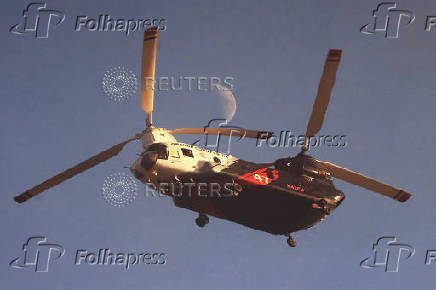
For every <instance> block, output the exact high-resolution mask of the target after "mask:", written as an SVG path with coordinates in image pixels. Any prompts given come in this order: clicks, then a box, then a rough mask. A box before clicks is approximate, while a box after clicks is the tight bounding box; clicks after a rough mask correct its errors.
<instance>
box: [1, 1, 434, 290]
mask: <svg viewBox="0 0 436 290" xmlns="http://www.w3.org/2000/svg"><path fill="white" fill-rule="evenodd" d="M378 3H379V2H378V1H372V0H371V1H346V0H336V1H224V0H222V1H150V0H147V1H93V2H90V1H49V2H48V3H47V4H48V8H51V9H56V10H60V11H62V12H64V13H65V14H66V19H65V22H64V23H62V24H61V25H60V26H57V27H55V28H52V30H51V31H50V36H49V38H48V39H34V38H33V37H32V36H31V35H21V36H20V35H14V34H11V33H10V32H9V28H10V27H11V26H12V25H14V24H16V23H18V22H20V21H21V13H22V10H23V9H24V8H25V7H26V6H27V5H28V4H29V3H28V2H27V1H22V0H19V1H6V2H3V3H2V8H1V9H0V16H1V17H0V19H1V20H0V22H1V30H0V37H1V45H0V49H1V65H0V73H1V78H0V82H1V85H0V97H1V106H0V132H1V136H2V137H1V142H0V156H1V157H0V160H1V161H0V185H1V196H0V198H1V200H0V226H1V229H2V235H1V236H2V238H1V240H2V241H1V243H0V281H1V286H0V288H1V289H29V288H30V287H31V288H32V289H108V290H109V289H111V290H112V289H114V290H115V289H117V290H122V289H192V290H194V289H293V288H295V289H430V288H432V285H434V276H435V273H436V265H435V264H434V265H430V266H426V265H425V264H424V262H425V253H426V250H427V249H435V248H436V234H435V232H434V219H435V216H436V213H435V210H434V209H435V205H436V195H435V192H434V185H435V181H434V180H435V178H434V172H435V165H434V164H435V163H436V158H435V155H434V144H435V141H436V133H435V130H434V124H435V121H436V114H435V113H434V110H435V105H436V101H435V95H434V92H435V91H436V82H435V81H434V80H435V73H436V66H435V65H436V59H435V54H434V53H435V50H434V47H435V45H436V31H431V32H426V31H425V30H424V27H425V18H426V16H428V15H436V3H435V2H434V1H423V0H421V1H399V2H398V4H399V8H400V9H406V10H411V11H413V12H414V13H415V15H416V19H415V21H414V23H413V24H411V25H409V26H407V27H402V29H401V31H400V37H399V39H386V38H384V36H383V34H382V33H381V34H376V35H364V34H362V33H360V32H359V29H360V27H362V26H363V25H364V24H366V23H369V22H370V21H371V15H372V10H373V9H375V8H376V6H377V4H378ZM99 14H110V15H111V17H112V18H121V19H130V18H134V19H135V18H136V19H138V18H139V19H143V18H150V17H158V18H166V19H167V22H166V25H167V30H166V31H163V32H161V33H160V37H159V42H158V51H157V76H174V77H179V76H218V77H222V78H224V77H226V76H231V77H234V81H233V84H234V94H235V96H236V98H237V101H238V109H237V112H236V115H235V117H234V119H233V124H235V125H238V126H242V127H246V128H250V129H262V130H274V131H280V130H291V131H292V132H295V134H304V131H305V128H306V124H307V121H308V119H309V116H310V112H311V109H312V104H313V100H314V97H315V94H316V89H317V86H318V82H319V79H320V76H321V71H322V67H323V63H324V60H325V57H326V53H327V51H328V49H330V48H341V49H343V55H342V61H341V64H340V67H339V70H338V77H337V82H336V86H335V88H334V91H333V94H332V99H331V103H330V106H329V109H328V112H327V115H326V119H325V123H324V127H323V129H322V131H321V132H320V134H332V135H334V134H339V135H346V136H347V143H348V145H347V146H346V147H345V148H332V147H321V148H318V149H314V150H311V152H310V153H311V154H312V155H314V156H315V157H317V158H319V159H322V160H327V161H331V162H334V163H336V164H339V165H342V166H345V167H348V168H350V169H353V170H356V171H359V172H361V173H364V174H367V175H369V176H371V177H374V178H377V179H380V180H382V181H385V182H387V183H389V184H392V185H396V186H398V187H400V188H404V189H405V190H408V191H410V192H411V193H413V194H414V196H413V198H411V199H410V200H409V202H407V203H405V204H400V203H397V202H395V201H393V200H391V199H388V198H385V197H383V196H379V195H377V194H373V193H372V192H369V191H366V190H364V189H362V188H359V187H355V186H353V185H350V184H346V183H344V182H341V181H336V182H335V184H336V186H337V187H338V188H340V189H341V190H343V191H344V193H345V194H346V195H347V198H346V199H345V201H344V202H343V203H342V205H341V206H340V207H339V208H337V209H336V210H335V211H334V212H333V214H332V215H331V216H329V217H328V218H327V219H326V220H325V221H323V222H321V223H319V224H318V225H316V226H315V227H314V228H312V229H309V230H306V231H301V232H298V233H296V234H295V235H294V236H295V237H296V239H297V242H298V246H297V247H296V248H289V247H288V246H287V244H286V238H285V237H282V236H273V235H269V234H266V233H264V232H260V231H255V230H251V229H249V228H245V227H243V226H241V225H238V224H235V223H231V222H228V221H223V220H218V219H215V218H211V221H210V223H209V224H208V225H207V226H206V227H205V228H202V229H200V228H199V227H197V226H196V225H195V223H194V220H195V218H196V216H197V215H196V213H194V212H191V211H188V210H185V209H180V208H176V207H175V206H174V205H173V202H172V201H171V200H170V199H169V198H145V197H144V195H143V193H144V190H143V188H142V187H141V186H139V187H138V188H139V190H138V192H139V195H138V197H137V199H136V200H135V202H133V203H132V204H130V205H129V206H127V207H124V208H117V207H112V206H110V205H109V204H107V203H106V202H105V201H104V200H103V199H102V197H101V188H102V184H103V182H104V180H105V178H106V177H107V176H108V175H110V174H112V173H117V172H122V173H126V174H129V171H128V169H126V168H124V167H125V166H130V165H131V164H132V163H133V161H134V160H135V159H136V157H137V156H136V154H137V153H140V152H141V145H140V143H139V142H137V143H132V144H129V145H127V146H126V148H125V150H124V151H123V152H122V153H121V154H119V155H118V156H117V157H115V158H113V159H111V160H110V161H108V162H106V163H104V164H101V165H99V166H97V167H95V168H94V169H92V170H89V171H87V172H85V173H83V174H80V175H79V176H77V177H76V178H74V179H72V180H69V181H67V182H65V183H63V184H62V185H60V186H58V187H55V188H53V189H51V190H50V191H48V192H46V193H44V194H43V195H41V196H39V197H37V198H34V199H32V200H31V201H29V202H27V203H24V204H17V203H15V202H14V201H13V196H15V195H16V194H18V193H21V192H23V191H24V190H25V189H27V188H30V187H32V186H34V185H35V184H38V183H40V182H41V181H43V180H45V179H46V178H48V177H51V176H53V175H55V174H56V173H58V172H60V171H62V170H64V169H66V168H69V167H70V166H72V165H73V164H76V163H78V162H80V161H83V160H85V159H86V158H88V157H90V156H91V155H93V154H95V153H98V152H100V151H102V150H104V149H106V148H109V147H110V146H112V145H114V144H116V143H118V142H120V141H122V140H124V139H127V138H129V137H130V136H132V135H133V134H134V133H136V132H139V131H141V130H142V129H143V128H144V119H145V117H146V116H145V113H144V112H143V111H142V110H141V109H140V107H139V93H138V94H136V95H135V96H134V97H132V98H130V99H129V101H127V102H125V103H117V102H113V101H111V100H110V99H108V98H107V97H106V96H105V95H104V93H103V90H102V87H101V80H102V77H103V75H104V72H105V71H106V70H107V69H110V68H112V67H115V66H119V65H121V66H124V67H126V68H128V69H130V70H132V71H133V72H135V73H136V74H137V75H138V76H139V74H140V65H141V63H140V59H141V49H142V32H134V33H132V34H131V35H130V36H126V35H125V34H123V33H121V32H89V31H80V32H76V31H74V24H75V19H76V17H77V16H78V15H86V16H88V17H93V18H97V17H98V15H99ZM155 110H156V111H155V114H154V121H155V125H156V126H161V127H165V128H178V127H198V126H204V125H205V124H206V123H207V122H208V120H209V119H211V118H216V117H222V116H223V114H222V110H221V108H220V103H219V100H218V98H217V95H216V94H215V93H213V92H203V91H202V92H199V91H190V92H189V91H187V90H184V91H182V92H173V91H167V92H166V91H162V92H159V93H158V94H157V96H156V99H155ZM195 139H196V137H195V136H190V137H187V136H184V137H183V138H180V140H181V141H185V142H192V141H194V140H195ZM298 151H299V149H298V148H269V149H268V148H266V147H262V148H256V146H255V141H253V140H247V141H245V142H239V143H235V144H234V146H233V147H232V152H231V153H232V154H234V155H236V156H238V157H240V158H242V159H246V160H252V161H257V162H268V161H273V160H275V159H277V158H281V157H284V156H289V155H294V154H296V153H298ZM35 235H37V236H39V235H44V236H46V237H47V238H48V241H49V242H51V243H58V244H61V245H62V246H64V247H65V249H66V253H65V256H64V257H62V259H61V260H58V261H55V262H54V263H52V264H51V265H50V271H49V272H48V273H35V272H33V271H32V269H23V270H18V269H12V268H10V267H9V266H8V264H9V262H10V261H11V260H12V259H14V258H16V257H18V256H21V255H22V251H21V247H22V244H23V243H24V242H25V241H26V240H27V238H28V237H30V236H35ZM386 235H388V236H396V237H397V238H398V241H399V242H401V243H406V244H410V245H412V246H413V247H415V249H416V253H415V256H414V257H413V258H411V259H409V260H407V261H404V262H402V263H401V264H400V271H399V273H385V272H384V270H383V269H363V268H361V267H360V266H359V263H360V261H361V260H362V259H364V258H366V257H368V256H369V255H370V254H371V248H372V244H373V243H374V242H375V241H376V240H377V239H378V238H379V237H381V236H386ZM100 248H110V249H111V250H112V251H113V252H125V253H128V252H144V251H156V252H165V253H167V263H166V264H165V265H162V266H146V265H137V266H135V267H131V268H130V269H129V270H125V269H124V268H123V267H121V266H87V265H80V266H76V265H74V258H75V253H76V250H77V249H86V250H88V251H94V252H97V251H98V249H100Z"/></svg>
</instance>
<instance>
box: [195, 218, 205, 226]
mask: <svg viewBox="0 0 436 290" xmlns="http://www.w3.org/2000/svg"><path fill="white" fill-rule="evenodd" d="M195 223H196V224H197V226H199V227H200V228H203V227H204V226H205V225H206V222H205V221H204V220H203V219H201V218H199V217H198V218H196V219H195Z"/></svg>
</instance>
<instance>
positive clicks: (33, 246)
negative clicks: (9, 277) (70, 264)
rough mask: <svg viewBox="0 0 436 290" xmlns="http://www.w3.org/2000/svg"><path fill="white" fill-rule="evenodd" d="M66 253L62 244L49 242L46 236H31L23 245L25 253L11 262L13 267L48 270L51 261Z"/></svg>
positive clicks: (37, 270)
mask: <svg viewBox="0 0 436 290" xmlns="http://www.w3.org/2000/svg"><path fill="white" fill-rule="evenodd" d="M64 254H65V249H64V248H63V247H62V246H61V245H57V244H48V243H47V238H46V237H31V238H29V239H28V240H27V242H26V243H25V244H24V245H23V255H22V256H21V257H18V258H15V259H14V260H12V261H11V262H10V263H9V266H11V267H12V268H18V269H23V268H34V269H35V272H48V268H49V264H50V262H52V261H54V260H58V259H60V258H61V257H62V256H63V255H64Z"/></svg>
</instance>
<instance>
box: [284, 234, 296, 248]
mask: <svg viewBox="0 0 436 290" xmlns="http://www.w3.org/2000/svg"><path fill="white" fill-rule="evenodd" d="M286 242H287V243H288V246H289V247H292V248H294V247H296V246H297V240H296V239H295V238H294V237H293V236H291V235H289V236H288V239H287V240H286Z"/></svg>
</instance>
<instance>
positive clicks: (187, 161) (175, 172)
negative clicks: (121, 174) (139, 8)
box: [14, 27, 411, 247]
mask: <svg viewBox="0 0 436 290" xmlns="http://www.w3.org/2000/svg"><path fill="white" fill-rule="evenodd" d="M157 39H158V28H157V27H152V28H149V29H147V30H146V31H144V38H143V48H142V67H141V108H142V109H143V110H144V111H145V112H146V113H147V118H146V122H145V123H146V128H145V130H143V131H142V132H141V133H138V134H136V135H134V136H133V137H131V138H129V139H127V140H125V141H123V142H121V143H119V144H117V145H115V146H113V147H111V148H109V149H107V150H105V151H103V152H101V153H99V154H96V155H94V156H92V157H91V158H89V159H87V160H85V161H83V162H81V163H79V164H77V165H75V166H73V167H71V168H69V169H67V170H65V171H63V172H61V173H59V174H58V175H56V176H54V177H52V178H50V179H48V180H46V181H44V182H42V183H41V184H39V185H36V186H34V187H33V188H31V189H28V190H26V191H25V192H24V193H22V194H19V195H17V196H15V197H14V200H15V201H16V202H18V203H22V202H25V201H27V200H29V199H30V198H32V197H34V196H36V195H38V194H40V193H42V192H44V191H46V190H48V189H50V188H51V187H53V186H56V185H58V184H60V183H62V182H63V181H65V180H67V179H70V178H72V177H74V176H75V175H77V174H79V173H81V172H83V171H85V170H88V169H90V168H92V167H94V166H96V165H98V164H100V163H102V162H105V161H107V160H108V159H110V158H112V157H114V156H116V155H118V154H119V153H120V152H121V150H122V149H123V148H124V146H125V145H126V144H128V143H130V142H132V141H135V140H141V141H142V147H143V152H142V153H141V154H140V156H139V157H138V158H137V160H135V161H134V163H133V164H132V165H131V167H130V171H131V173H132V174H133V175H134V176H135V178H136V179H138V180H139V181H141V183H144V184H145V185H147V186H149V187H153V189H157V188H158V189H159V191H160V192H161V193H162V194H164V195H166V196H169V197H171V198H172V199H173V202H174V204H175V206H176V207H180V208H185V209H189V210H191V211H194V212H197V213H198V218H196V220H195V222H196V224H197V225H198V226H199V227H204V226H205V225H206V224H208V223H209V216H213V217H216V218H220V219H225V220H229V221H231V222H235V223H238V224H241V225H243V226H247V227H249V228H252V229H256V230H261V231H264V232H267V233H270V234H274V235H284V236H286V237H287V244H288V245H289V246H290V247H295V246H296V240H295V238H294V237H293V236H292V235H291V234H292V233H294V232H296V231H299V230H303V229H307V228H310V227H312V226H314V225H315V224H316V223H318V222H320V221H322V220H323V219H325V218H326V217H327V216H328V215H330V214H331V213H332V211H333V210H334V209H336V208H337V207H338V206H339V205H340V204H341V203H342V201H343V200H344V198H345V195H344V193H343V192H342V191H340V190H338V189H336V187H335V186H334V184H333V181H332V178H338V179H341V180H343V181H346V182H348V183H351V184H354V185H357V186H361V187H363V188H365V189H367V190H370V191H373V192H376V193H378V194H381V195H384V196H387V197H390V198H392V199H394V200H397V201H399V202H405V201H407V200H408V199H409V198H410V197H411V194H410V193H408V192H406V191H403V190H401V189H398V188H395V187H393V186H391V185H388V184H385V183H382V182H380V181H378V180H375V179H372V178H370V177H367V176H365V175H363V174H360V173H357V172H354V171H351V170H349V169H346V168H343V167H340V166H338V165H335V164H333V163H330V162H325V161H321V160H318V159H315V158H313V157H312V156H310V155H308V154H306V152H307V151H308V150H309V147H310V142H309V139H310V137H313V136H315V134H317V133H318V132H319V131H320V129H321V127H322V124H323V121H324V116H325V113H326V110H327V107H328V104H329V101H330V96H331V93H332V89H333V86H334V84H335V81H336V72H337V69H338V65H339V62H340V59H341V56H342V50H339V49H331V50H329V52H328V54H327V58H326V60H325V64H324V69H323V72H322V75H321V80H320V83H319V87H318V91H317V95H316V98H315V102H314V104H313V109H312V113H311V116H310V119H309V122H308V125H307V129H306V135H305V143H304V145H303V146H302V148H301V152H300V153H298V154H297V155H296V156H293V157H285V158H280V159H278V160H275V161H273V162H269V163H255V162H249V161H245V160H242V159H239V158H237V157H235V156H232V155H230V154H223V153H220V152H215V151H212V150H207V149H204V148H202V147H200V146H196V145H192V144H186V143H181V142H178V141H177V139H176V138H175V137H174V135H177V134H191V135H192V134H193V135H217V136H220V135H223V136H239V137H240V138H258V139H268V138H270V137H271V136H272V134H273V132H268V131H257V130H247V129H242V130H234V129H232V128H222V127H221V128H210V127H204V128H179V129H165V128H159V127H155V126H154V125H153V122H152V116H153V110H154V105H153V102H154V86H153V85H151V86H150V85H149V83H148V82H149V81H152V82H154V80H155V66H156V52H157ZM162 184H165V185H166V186H164V187H163V186H161V185H162ZM188 184H189V185H192V184H194V185H195V184H196V185H200V184H213V185H217V186H218V188H217V187H216V186H215V187H211V188H204V187H203V190H206V192H208V193H215V194H200V191H201V190H198V189H199V188H200V186H197V188H196V189H197V190H194V194H192V186H187V185H188ZM206 187H207V186H206ZM175 192H177V194H175ZM195 192H197V193H198V194H195Z"/></svg>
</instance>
